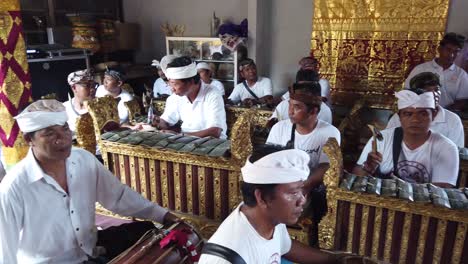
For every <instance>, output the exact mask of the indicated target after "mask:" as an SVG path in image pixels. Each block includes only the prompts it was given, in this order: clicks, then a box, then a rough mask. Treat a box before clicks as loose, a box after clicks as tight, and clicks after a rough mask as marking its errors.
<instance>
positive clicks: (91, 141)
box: [75, 113, 96, 154]
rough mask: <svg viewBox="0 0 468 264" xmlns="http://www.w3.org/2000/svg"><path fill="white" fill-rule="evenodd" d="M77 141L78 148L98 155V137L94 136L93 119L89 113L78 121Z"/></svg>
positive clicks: (81, 116)
mask: <svg viewBox="0 0 468 264" xmlns="http://www.w3.org/2000/svg"><path fill="white" fill-rule="evenodd" d="M75 128H76V141H77V143H78V147H80V148H84V149H86V150H87V151H89V152H91V153H93V154H95V153H96V136H95V135H94V124H93V118H92V117H91V115H90V114H89V113H86V114H82V115H80V116H79V117H78V118H77V119H76V123H75Z"/></svg>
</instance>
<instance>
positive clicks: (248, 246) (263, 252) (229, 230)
mask: <svg viewBox="0 0 468 264" xmlns="http://www.w3.org/2000/svg"><path fill="white" fill-rule="evenodd" d="M242 205H243V203H241V204H240V205H239V206H237V208H236V209H235V210H234V211H233V212H232V213H231V214H230V215H229V216H228V217H227V218H226V219H225V220H224V221H223V223H222V224H221V225H220V226H219V228H218V230H216V232H215V233H214V234H213V236H212V237H211V238H210V239H209V240H208V242H209V243H215V244H218V245H221V246H224V247H227V248H230V249H232V250H234V251H235V252H237V253H238V254H239V255H240V256H241V257H242V258H243V259H244V261H245V263H249V264H251V263H252V264H253V263H255V264H271V263H278V264H279V263H281V256H282V255H284V254H286V253H288V252H289V251H290V250H291V244H292V242H291V238H290V237H289V234H288V230H287V229H286V225H284V224H279V225H277V226H276V227H275V231H274V233H273V238H271V239H265V238H264V237H262V236H260V235H259V234H258V233H257V231H256V230H255V228H254V227H253V226H252V225H251V224H250V222H249V220H248V219H247V217H246V216H245V215H244V213H242V212H241V211H240V207H241V206H242ZM198 264H230V262H228V261H227V260H225V259H223V258H220V257H217V256H213V255H207V254H202V255H201V257H200V260H199V261H198Z"/></svg>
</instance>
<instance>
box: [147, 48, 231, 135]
mask: <svg viewBox="0 0 468 264" xmlns="http://www.w3.org/2000/svg"><path fill="white" fill-rule="evenodd" d="M163 71H164V72H165V74H166V76H167V78H169V83H170V84H171V87H172V90H173V92H174V94H172V95H171V96H169V98H167V101H166V107H165V109H164V113H163V114H162V115H161V117H155V120H154V121H153V124H156V125H157V126H158V127H159V129H162V130H165V132H169V133H176V132H175V131H174V130H175V129H176V128H175V125H176V124H177V123H178V122H179V121H182V126H181V132H182V134H185V135H192V136H197V137H208V136H212V137H216V138H226V130H227V125H226V110H225V109H224V102H223V98H222V97H221V95H220V94H219V92H217V91H216V90H215V89H214V88H213V87H212V86H211V85H209V84H204V83H203V82H201V81H200V76H199V75H198V73H197V68H196V65H195V63H194V62H192V60H191V59H190V58H189V57H179V58H175V59H173V60H172V61H171V62H169V63H168V64H167V68H165V67H164V66H163Z"/></svg>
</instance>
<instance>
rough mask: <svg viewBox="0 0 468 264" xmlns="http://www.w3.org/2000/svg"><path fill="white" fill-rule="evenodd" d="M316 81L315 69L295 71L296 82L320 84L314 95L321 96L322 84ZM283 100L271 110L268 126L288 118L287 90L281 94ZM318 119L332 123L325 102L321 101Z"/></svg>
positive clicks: (330, 112) (330, 113) (329, 111)
mask: <svg viewBox="0 0 468 264" xmlns="http://www.w3.org/2000/svg"><path fill="white" fill-rule="evenodd" d="M317 81H318V74H317V72H315V71H312V70H299V71H298V72H297V73H296V83H307V82H315V83H317V84H318V85H319V86H320V89H319V90H318V91H317V90H315V95H316V96H323V94H322V92H321V89H322V85H321V84H320V82H317ZM282 98H284V99H283V101H281V103H279V104H278V105H277V106H276V108H275V110H274V111H273V114H272V115H271V117H270V121H269V122H268V126H269V127H271V126H273V125H274V124H275V123H276V122H278V121H281V120H285V119H288V118H289V114H288V109H289V92H286V93H285V94H284V95H283V96H282ZM317 118H318V119H320V120H322V121H325V122H327V123H329V124H331V123H332V120H333V117H332V111H331V109H330V107H329V106H328V105H327V104H326V103H325V102H322V103H321V104H320V112H319V113H318V116H317Z"/></svg>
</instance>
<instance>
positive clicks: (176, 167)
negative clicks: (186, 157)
mask: <svg viewBox="0 0 468 264" xmlns="http://www.w3.org/2000/svg"><path fill="white" fill-rule="evenodd" d="M173 168H174V169H173V170H174V197H175V209H176V211H181V206H182V205H181V199H182V197H181V196H180V170H179V163H174V165H173Z"/></svg>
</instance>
